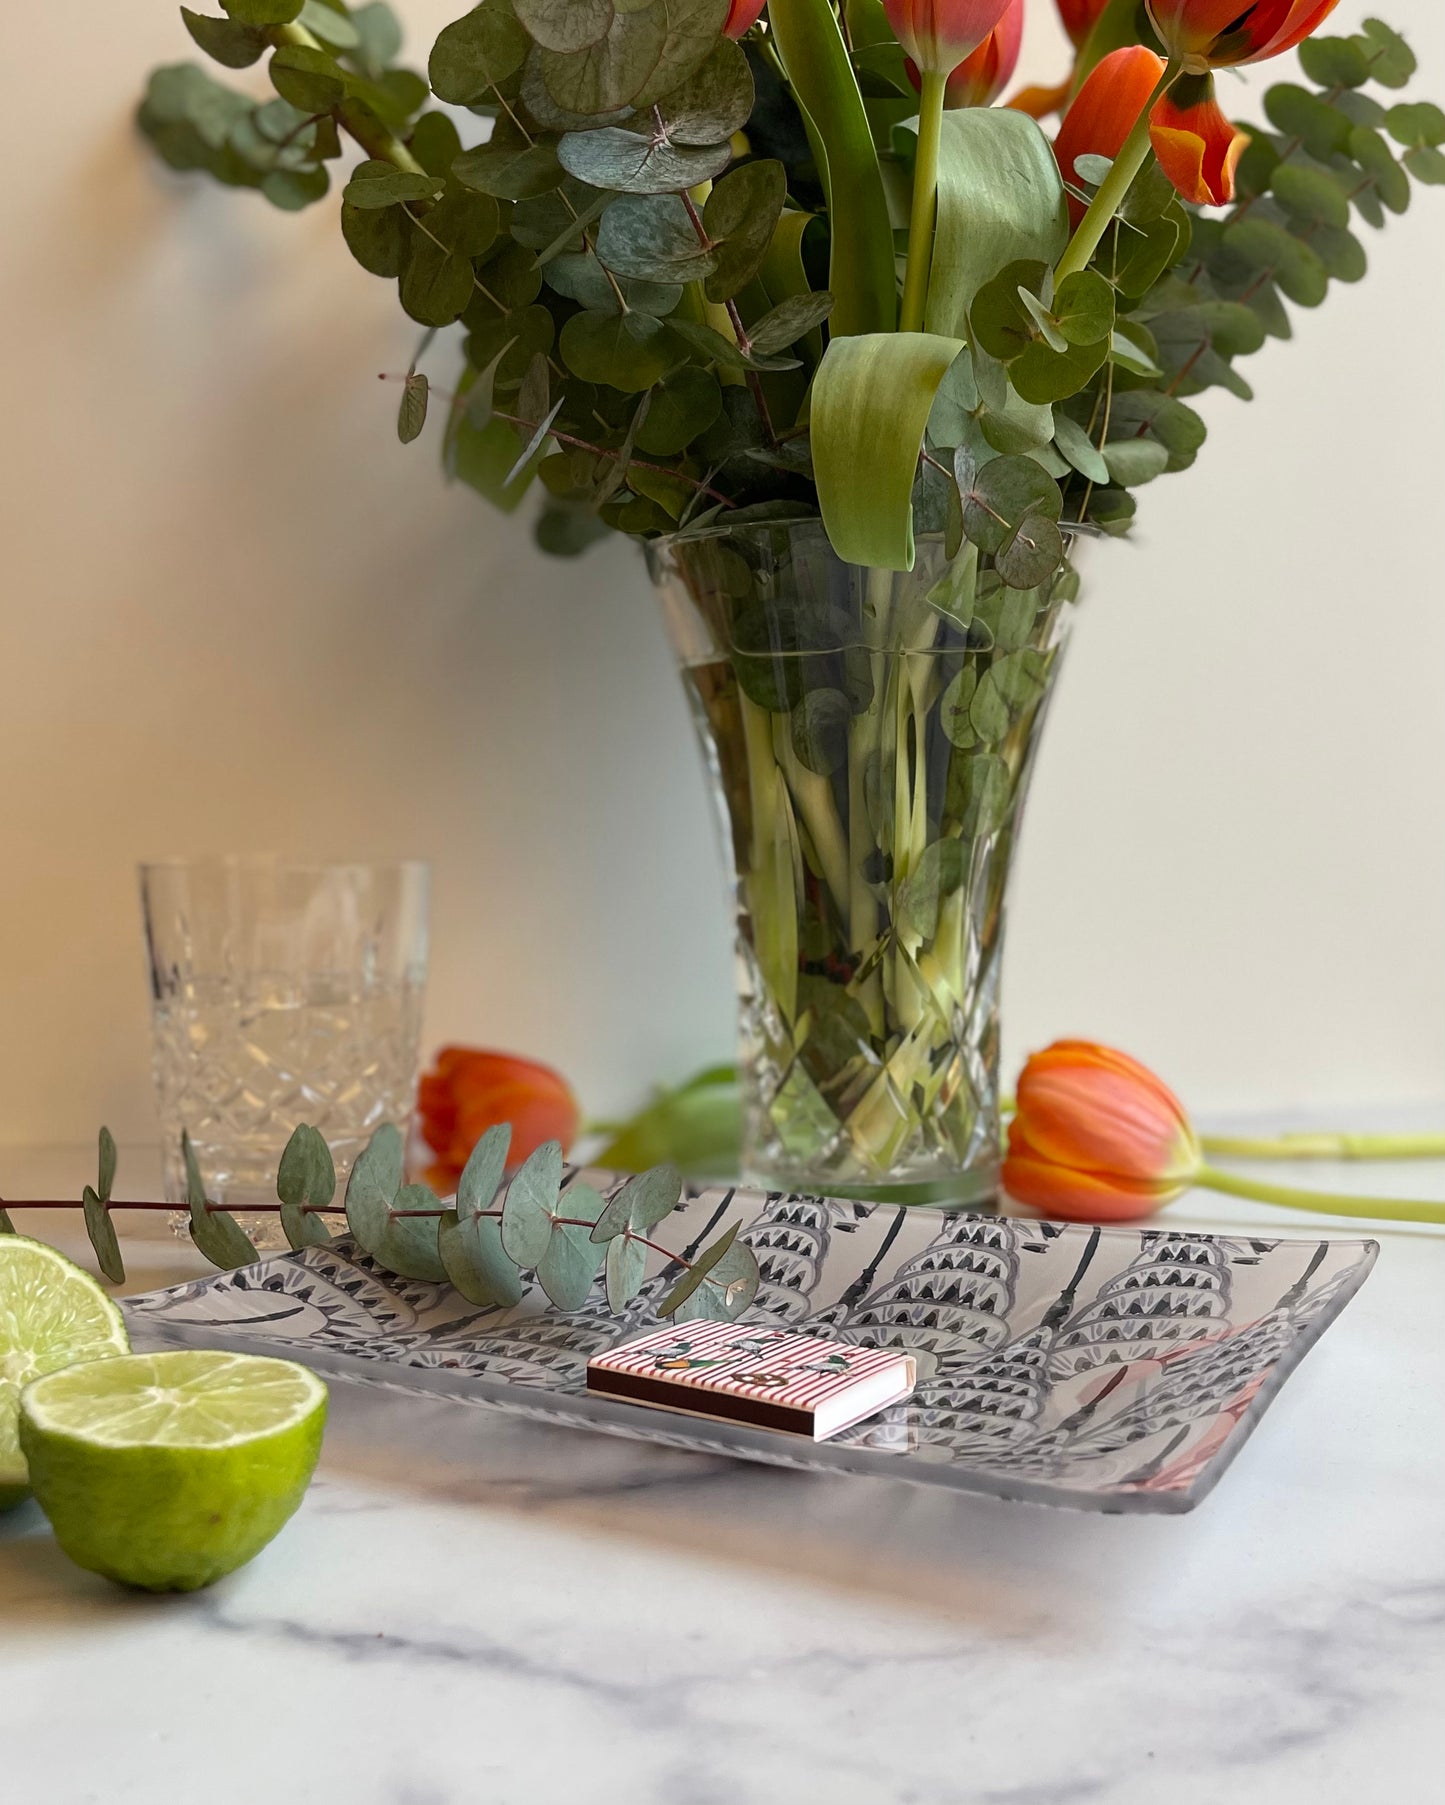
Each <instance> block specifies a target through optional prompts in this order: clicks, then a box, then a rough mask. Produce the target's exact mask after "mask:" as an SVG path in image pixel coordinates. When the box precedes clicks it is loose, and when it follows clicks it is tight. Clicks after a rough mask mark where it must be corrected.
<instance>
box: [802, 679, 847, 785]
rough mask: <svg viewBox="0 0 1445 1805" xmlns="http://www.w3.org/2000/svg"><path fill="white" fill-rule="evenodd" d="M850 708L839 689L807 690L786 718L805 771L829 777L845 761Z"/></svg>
mask: <svg viewBox="0 0 1445 1805" xmlns="http://www.w3.org/2000/svg"><path fill="white" fill-rule="evenodd" d="M852 719H853V709H852V706H851V704H850V703H849V701H848V698H847V696H845V695H844V694H843V692H842V690H840V689H810V690H808V691H807V692H806V693H805V694H804V696H803V698H802V700H801V701H800V702H799V703H798V706H797V707H796V708H795V709H794V710H793V712H792V714H791V716H790V717H789V731H790V734H791V737H792V741H793V751H794V752H795V753H796V754H797V756H798V760H799V762H800V763H801V764H803V765H805V766H806V767H807V768H808V770H810V771H816V772H817V774H818V775H819V776H820V777H831V776H832V775H833V773H834V772H835V771H837V770H839V769H841V767H842V766H843V765H845V764H846V763H847V761H848V728H849V724H850V723H851V721H852Z"/></svg>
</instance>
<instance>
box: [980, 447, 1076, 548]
mask: <svg viewBox="0 0 1445 1805" xmlns="http://www.w3.org/2000/svg"><path fill="white" fill-rule="evenodd" d="M963 501H964V509H963V513H964V530H965V531H966V532H967V534H968V536H969V538H970V539H971V540H972V541H973V543H974V544H975V545H976V546H978V548H979V550H980V551H984V552H998V551H1000V550H1002V548H1003V546H1004V544H1005V543H1006V541H1007V540H1008V539H1009V538H1010V537H1011V536H1012V535H1013V533H1014V532H1015V530H1016V529H1017V528H1018V527H1019V526H1020V525H1021V524H1022V523H1023V521H1024V520H1026V519H1027V518H1028V517H1029V516H1030V515H1033V514H1043V515H1045V516H1047V517H1048V518H1050V519H1053V520H1057V519H1058V517H1059V515H1060V513H1061V512H1062V510H1063V502H1062V498H1061V497H1060V495H1059V490H1058V486H1057V484H1056V483H1055V482H1054V481H1053V479H1052V478H1051V477H1050V476H1049V475H1048V474H1047V472H1046V471H1044V470H1043V469H1041V468H1040V466H1039V465H1038V464H1036V463H1035V462H1034V460H1033V459H1032V458H1030V457H1001V458H995V459H994V460H993V462H992V463H989V464H985V465H983V466H982V468H981V469H979V470H977V471H975V473H974V478H973V482H972V484H971V485H970V488H969V493H968V494H967V495H965V496H964V498H963Z"/></svg>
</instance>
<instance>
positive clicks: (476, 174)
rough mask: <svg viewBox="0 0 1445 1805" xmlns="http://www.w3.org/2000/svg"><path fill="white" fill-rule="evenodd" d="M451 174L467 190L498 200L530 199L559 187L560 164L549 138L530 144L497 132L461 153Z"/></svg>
mask: <svg viewBox="0 0 1445 1805" xmlns="http://www.w3.org/2000/svg"><path fill="white" fill-rule="evenodd" d="M452 174H453V175H454V176H455V177H456V179H457V181H459V182H460V183H461V184H462V185H463V186H464V187H466V188H476V189H479V190H480V191H481V192H482V193H483V194H491V195H495V196H496V197H497V198H498V199H499V200H508V201H524V200H532V199H534V198H535V197H536V196H537V195H539V194H550V193H551V191H552V190H553V189H554V188H556V187H558V186H560V184H561V181H562V176H563V169H562V165H561V164H560V163H559V162H558V161H557V146H556V144H555V143H554V142H553V141H552V140H551V139H550V138H544V139H534V140H532V141H531V142H529V141H528V140H527V139H525V138H523V137H521V136H520V135H519V134H517V133H515V132H513V131H511V130H510V129H508V130H503V129H502V125H501V124H500V123H499V125H498V127H497V130H496V131H495V132H494V133H493V135H492V137H491V138H490V139H488V141H487V142H486V143H485V144H479V145H478V146H477V147H476V149H475V150H467V151H463V152H462V154H461V155H460V156H459V157H458V158H456V160H455V161H454V162H453V164H452Z"/></svg>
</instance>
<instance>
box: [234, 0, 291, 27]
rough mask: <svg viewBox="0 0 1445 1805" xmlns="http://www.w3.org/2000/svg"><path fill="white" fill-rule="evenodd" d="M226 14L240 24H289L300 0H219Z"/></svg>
mask: <svg viewBox="0 0 1445 1805" xmlns="http://www.w3.org/2000/svg"><path fill="white" fill-rule="evenodd" d="M221 4H222V5H223V6H224V7H225V9H226V12H227V14H228V15H229V16H230V17H231V18H232V19H235V20H236V21H237V23H239V24H241V25H289V24H290V23H291V21H292V20H293V19H294V18H295V17H296V15H297V13H299V12H300V11H301V6H302V0H221Z"/></svg>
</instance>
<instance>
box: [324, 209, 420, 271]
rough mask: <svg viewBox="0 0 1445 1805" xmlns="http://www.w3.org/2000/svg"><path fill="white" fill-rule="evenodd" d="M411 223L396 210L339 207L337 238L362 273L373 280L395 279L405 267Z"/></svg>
mask: <svg viewBox="0 0 1445 1805" xmlns="http://www.w3.org/2000/svg"><path fill="white" fill-rule="evenodd" d="M411 231H412V227H411V223H410V221H409V220H408V218H407V216H406V214H405V212H404V211H403V210H402V209H400V208H382V209H378V210H368V209H365V208H361V207H353V206H352V205H351V203H350V202H349V201H345V200H343V201H342V203H341V236H342V237H343V238H344V239H345V240H346V247H347V249H348V250H349V251H350V252H351V254H352V256H353V257H354V258H355V259H356V261H357V262H358V263H359V264H360V265H361V267H362V268H363V269H364V270H368V271H370V273H371V274H372V275H373V276H399V275H400V274H401V272H402V270H403V269H404V268H405V267H406V260H407V254H408V252H409V249H410V242H411V241H410V234H411Z"/></svg>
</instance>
